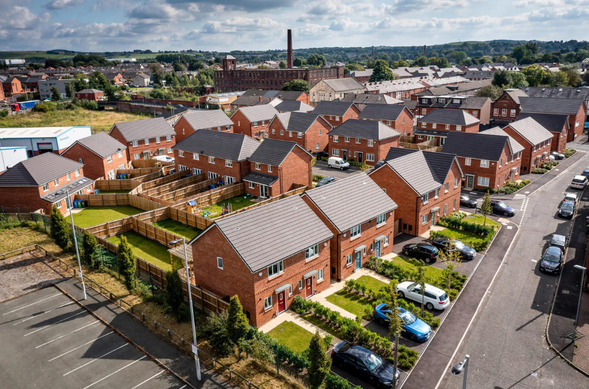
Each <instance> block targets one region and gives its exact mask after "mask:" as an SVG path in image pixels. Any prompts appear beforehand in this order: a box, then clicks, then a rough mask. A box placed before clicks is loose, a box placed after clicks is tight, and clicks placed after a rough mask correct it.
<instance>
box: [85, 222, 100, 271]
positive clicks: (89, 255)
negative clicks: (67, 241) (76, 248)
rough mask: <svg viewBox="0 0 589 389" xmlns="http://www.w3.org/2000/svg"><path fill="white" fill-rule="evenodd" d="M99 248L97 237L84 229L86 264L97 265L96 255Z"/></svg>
mask: <svg viewBox="0 0 589 389" xmlns="http://www.w3.org/2000/svg"><path fill="white" fill-rule="evenodd" d="M97 249H98V241H97V240H96V237H95V236H94V235H92V234H90V233H89V232H86V231H84V237H83V238H82V261H83V262H84V264H85V265H86V266H90V267H92V268H94V267H96V264H95V261H94V256H95V255H96V250H97Z"/></svg>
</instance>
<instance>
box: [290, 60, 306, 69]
mask: <svg viewBox="0 0 589 389" xmlns="http://www.w3.org/2000/svg"><path fill="white" fill-rule="evenodd" d="M292 64H293V66H296V67H299V68H300V67H303V66H305V65H306V64H307V61H305V60H304V59H303V58H295V59H294V60H293V61H292Z"/></svg>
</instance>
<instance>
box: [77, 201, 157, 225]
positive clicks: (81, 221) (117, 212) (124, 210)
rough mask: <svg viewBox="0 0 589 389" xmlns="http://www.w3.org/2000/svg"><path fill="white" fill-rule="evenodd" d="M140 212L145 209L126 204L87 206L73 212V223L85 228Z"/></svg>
mask: <svg viewBox="0 0 589 389" xmlns="http://www.w3.org/2000/svg"><path fill="white" fill-rule="evenodd" d="M141 212H145V211H144V210H142V209H139V208H135V207H130V206H128V205H123V206H120V207H88V208H84V210H83V211H82V212H78V213H74V223H75V224H76V225H77V226H78V227H82V228H86V227H91V226H95V225H97V224H102V223H106V222H109V221H111V220H117V219H122V218H124V217H127V216H131V215H136V214H138V213H141Z"/></svg>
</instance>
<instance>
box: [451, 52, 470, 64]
mask: <svg viewBox="0 0 589 389" xmlns="http://www.w3.org/2000/svg"><path fill="white" fill-rule="evenodd" d="M449 57H450V61H452V62H453V63H456V64H459V63H461V62H462V61H464V60H465V59H467V58H468V56H467V55H466V53H465V52H464V51H453V52H452V53H450V55H449Z"/></svg>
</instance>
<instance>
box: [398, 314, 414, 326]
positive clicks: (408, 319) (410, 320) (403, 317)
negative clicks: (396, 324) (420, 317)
mask: <svg viewBox="0 0 589 389" xmlns="http://www.w3.org/2000/svg"><path fill="white" fill-rule="evenodd" d="M399 316H400V317H401V320H403V323H405V325H411V324H413V323H415V320H417V318H416V317H415V316H413V314H412V313H411V312H405V313H402V314H400V315H399Z"/></svg>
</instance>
